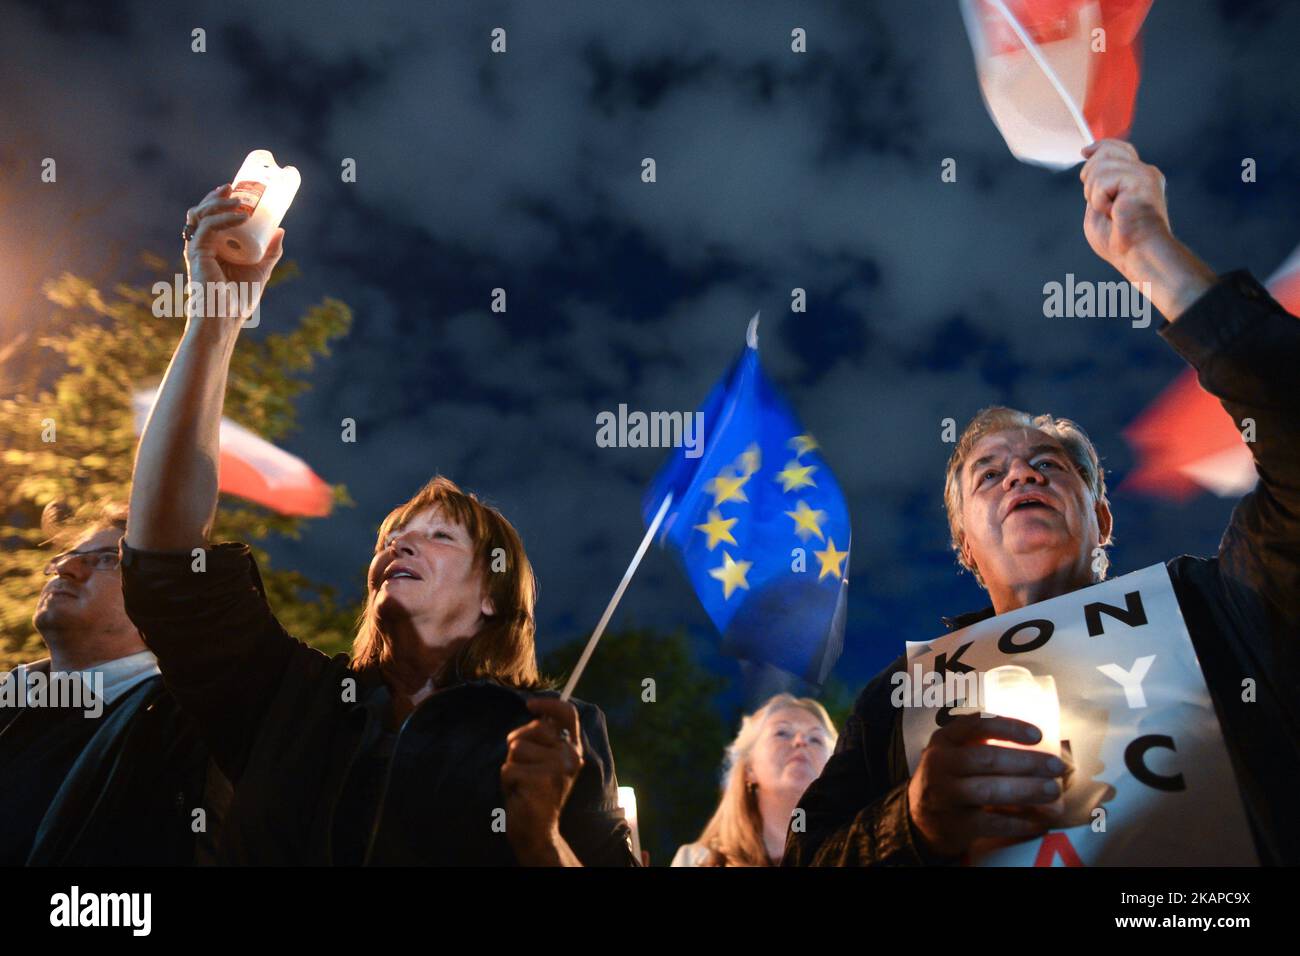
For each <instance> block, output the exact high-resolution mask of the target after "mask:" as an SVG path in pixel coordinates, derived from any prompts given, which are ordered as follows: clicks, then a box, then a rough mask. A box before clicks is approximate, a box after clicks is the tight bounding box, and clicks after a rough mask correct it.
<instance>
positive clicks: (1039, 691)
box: [983, 664, 1061, 756]
mask: <svg viewBox="0 0 1300 956" xmlns="http://www.w3.org/2000/svg"><path fill="white" fill-rule="evenodd" d="M983 712H984V713H986V714H996V715H997V716H999V717H1014V718H1016V719H1017V720H1024V721H1028V722H1029V723H1031V724H1033V725H1034V726H1035V727H1037V728H1038V729H1039V730H1041V731H1042V732H1043V739H1042V740H1040V741H1039V742H1038V743H1036V744H1032V745H1030V744H1018V743H1013V742H1012V741H1010V740H996V741H994V743H995V744H997V745H998V746H999V747H1019V748H1021V749H1023V750H1041V751H1043V752H1044V753H1050V754H1053V755H1054V756H1059V755H1060V753H1061V702H1060V699H1059V698H1058V697H1057V695H1056V680H1055V679H1054V678H1052V677H1051V676H1050V675H1044V676H1042V677H1035V676H1034V675H1033V674H1032V673H1030V672H1029V670H1028V668H1025V667H1020V666H1019V665H1017V664H1006V665H1004V666H1002V667H995V668H993V669H992V670H990V671H987V672H986V673H985V674H984V703H983Z"/></svg>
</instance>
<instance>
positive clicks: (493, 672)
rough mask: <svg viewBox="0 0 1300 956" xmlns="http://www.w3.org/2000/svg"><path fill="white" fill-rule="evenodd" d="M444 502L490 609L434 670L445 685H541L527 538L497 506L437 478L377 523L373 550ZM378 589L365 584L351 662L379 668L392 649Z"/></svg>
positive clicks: (359, 667) (442, 506) (360, 666)
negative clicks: (462, 534) (468, 547)
mask: <svg viewBox="0 0 1300 956" xmlns="http://www.w3.org/2000/svg"><path fill="white" fill-rule="evenodd" d="M431 508H439V509H441V511H442V513H443V514H444V515H445V516H446V517H447V518H448V520H450V521H454V522H455V523H456V524H458V525H460V526H461V527H463V528H464V529H465V530H466V531H467V532H468V533H469V537H470V541H471V542H472V543H473V547H474V566H475V567H476V568H478V569H479V571H480V572H481V573H482V574H483V582H484V584H485V586H486V590H487V594H488V597H489V599H490V600H491V602H492V607H493V613H492V615H491V616H490V617H488V618H487V620H486V622H485V623H484V624H483V626H482V628H480V629H479V632H478V633H477V634H476V635H474V637H473V638H472V639H471V640H469V641H466V642H465V643H464V644H462V645H461V648H460V650H458V651H457V652H456V653H455V654H454V655H453V656H452V658H451V660H450V661H449V662H448V663H447V665H446V667H445V668H444V669H443V672H442V673H441V674H439V675H437V676H436V682H437V684H438V685H440V686H446V685H448V684H450V683H455V682H458V681H463V680H477V679H481V678H489V679H492V680H496V681H499V682H500V683H502V684H507V685H509V686H512V687H538V686H541V685H542V680H541V678H540V675H539V674H538V672H537V648H536V643H535V630H536V622H535V620H534V617H533V607H534V605H535V604H536V603H537V582H536V579H535V578H534V577H533V566H532V564H531V563H529V561H528V555H527V554H526V553H525V552H524V544H523V541H522V540H520V538H519V533H518V532H517V531H515V529H514V526H513V525H511V524H510V522H509V521H507V520H506V518H505V516H504V515H502V514H501V512H500V511H498V510H497V509H496V508H493V507H491V506H490V505H486V504H484V503H483V502H481V501H479V499H478V497H477V496H475V495H473V494H466V493H465V492H463V491H461V490H460V488H458V487H457V486H456V484H455V483H454V482H452V481H451V480H450V479H448V478H444V477H442V476H441V475H438V476H435V477H434V478H433V479H432V480H431V481H429V482H428V484H426V485H425V486H424V487H423V488H421V489H420V490H419V491H417V492H416V493H415V496H414V497H412V498H411V500H410V501H407V502H406V503H405V504H403V505H399V506H398V507H396V508H394V509H393V510H392V511H391V512H390V513H389V515H388V517H387V518H385V519H384V522H383V524H381V525H380V526H379V537H378V540H377V542H376V544H375V547H376V550H377V549H379V548H381V547H383V546H384V542H385V541H386V540H387V538H388V535H389V534H390V533H391V532H392V531H393V530H394V529H396V528H401V527H404V526H405V525H406V524H407V522H409V521H410V520H411V519H412V518H414V517H415V516H416V515H417V514H419V513H420V512H422V511H427V510H429V509H431ZM375 596H376V592H375V591H374V590H370V589H368V590H367V594H366V606H365V609H364V610H363V611H362V612H361V618H360V620H359V622H358V626H357V636H356V639H355V640H354V641H353V642H352V667H353V668H354V669H355V670H363V669H365V668H368V667H376V666H378V665H379V664H380V662H381V661H383V660H385V659H386V658H387V657H388V656H389V655H390V654H391V653H392V648H391V646H390V645H389V643H388V639H387V638H386V637H385V636H384V633H383V631H382V630H380V628H379V616H378V612H377V610H376V608H375Z"/></svg>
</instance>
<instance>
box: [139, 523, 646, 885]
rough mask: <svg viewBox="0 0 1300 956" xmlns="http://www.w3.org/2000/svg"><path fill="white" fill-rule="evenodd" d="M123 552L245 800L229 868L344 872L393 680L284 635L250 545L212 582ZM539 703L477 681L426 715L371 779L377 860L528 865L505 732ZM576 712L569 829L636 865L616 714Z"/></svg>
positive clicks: (600, 853) (156, 645)
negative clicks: (519, 854) (523, 859)
mask: <svg viewBox="0 0 1300 956" xmlns="http://www.w3.org/2000/svg"><path fill="white" fill-rule="evenodd" d="M122 552H123V561H122V587H123V593H124V595H125V598H126V609H127V613H128V615H129V616H130V617H131V619H132V620H133V621H134V622H135V624H136V626H137V627H139V628H140V631H141V633H142V634H143V635H144V638H145V643H146V644H148V645H149V647H150V649H151V650H152V651H153V652H154V653H155V654H156V655H157V656H158V664H159V666H160V667H161V668H162V673H163V679H164V680H165V681H166V682H167V686H168V687H169V689H170V690H171V691H172V693H173V694H175V695H176V698H177V699H178V700H179V701H180V703H181V706H182V707H184V708H185V710H186V711H187V712H188V713H189V714H190V715H192V716H193V718H194V719H195V720H196V721H197V722H198V724H199V727H200V731H201V733H202V734H203V736H204V739H205V741H206V742H207V744H208V745H209V746H210V747H211V749H212V753H213V756H214V758H215V759H216V761H217V764H218V766H219V767H220V768H221V769H222V771H223V772H224V773H225V774H226V775H227V776H228V777H229V778H230V780H231V782H232V783H233V785H234V788H235V792H234V796H233V799H232V801H231V804H230V807H229V810H228V813H227V818H226V821H225V827H224V830H223V834H222V841H221V855H220V857H219V859H220V861H221V862H227V863H241V864H313V865H328V864H332V863H335V862H339V859H338V857H336V855H335V852H334V842H335V837H336V834H337V832H338V831H337V827H338V823H339V818H338V813H339V806H340V804H341V803H344V802H345V796H344V795H345V789H346V790H347V792H349V793H350V792H352V791H353V789H354V788H355V787H356V786H357V783H356V781H353V782H352V783H351V785H350V786H349V777H350V774H351V772H352V770H353V767H354V766H355V765H356V764H357V762H358V760H368V758H367V755H368V754H370V753H371V752H372V747H373V746H374V744H375V742H376V741H377V740H378V739H379V737H380V736H381V734H382V733H383V728H384V718H385V713H386V709H387V703H388V692H387V688H386V686H385V685H384V683H383V681H382V679H380V678H379V676H378V675H377V674H376V673H375V672H374V671H373V670H369V671H361V672H358V671H355V670H353V669H351V668H350V666H349V659H348V656H347V655H346V654H338V655H336V656H334V657H333V658H330V657H327V656H326V655H324V654H322V653H321V652H320V651H317V650H315V649H314V648H311V647H309V646H307V645H306V644H303V643H301V642H300V641H296V640H294V639H293V638H291V637H290V636H289V635H288V634H287V633H285V631H284V629H283V628H282V627H281V626H280V624H279V622H278V621H277V620H276V619H275V617H274V616H273V614H272V613H271V609H270V607H269V606H268V604H267V601H266V595H265V592H264V590H263V587H262V581H261V577H260V575H259V574H258V571H257V567H256V564H255V563H254V561H253V558H252V557H251V555H250V554H249V550H248V547H247V546H246V545H242V544H223V545H217V546H215V547H213V548H212V549H210V550H209V551H208V552H207V561H206V570H205V571H203V572H201V573H196V572H193V571H191V569H190V563H191V558H190V555H189V554H188V553H185V554H165V553H155V552H145V551H137V550H134V549H132V548H129V547H127V546H126V544H125V542H124V543H123V546H122ZM533 693H534V692H529V691H521V690H515V689H513V688H509V687H505V686H502V685H500V684H496V683H494V682H491V681H470V682H464V683H460V684H457V685H455V686H451V687H449V688H447V689H445V690H442V691H439V692H438V693H437V694H434V695H433V696H432V697H431V698H429V699H428V700H426V701H424V702H423V703H422V704H421V705H420V706H419V707H417V708H416V710H415V711H414V712H413V713H412V714H411V715H410V716H409V717H408V719H407V720H406V722H405V723H404V725H403V728H402V730H401V733H400V735H399V737H398V739H397V742H396V746H395V749H394V752H393V755H392V758H391V761H390V762H389V763H388V767H387V772H386V779H385V780H381V781H377V782H376V781H368V782H364V783H365V785H366V786H370V785H373V784H375V783H378V786H377V787H375V788H374V789H372V791H371V792H372V793H375V794H377V806H378V810H377V812H375V813H373V815H372V818H371V819H368V820H364V821H357V820H348V819H344V820H343V823H344V824H345V825H346V826H361V827H363V828H366V829H368V831H369V834H368V836H364V837H363V839H362V840H361V845H362V846H363V847H368V850H367V851H366V852H365V853H364V859H365V861H366V862H367V863H369V864H378V865H385V864H429V865H513V864H515V862H516V860H515V856H514V853H513V850H512V849H511V847H510V844H509V843H508V841H507V839H506V834H505V833H504V832H502V828H501V825H500V821H501V817H502V814H500V813H499V812H497V811H499V810H501V809H502V808H504V807H505V800H504V797H503V796H502V793H501V785H500V769H501V765H502V764H503V763H504V762H505V758H506V735H507V734H508V733H509V732H510V731H511V730H513V729H514V728H516V727H519V726H522V725H523V724H525V723H528V722H529V721H531V720H533V719H534V718H533V715H532V713H531V712H530V711H528V709H527V708H526V706H525V701H526V700H527V699H528V698H529V697H530V696H532V694H533ZM573 703H574V704H575V705H576V706H577V708H578V714H579V718H580V721H581V727H582V748H583V757H584V760H585V765H584V767H583V769H582V771H581V772H580V773H579V775H578V779H577V780H576V781H575V782H574V786H573V790H572V791H571V792H570V794H569V798H568V802H567V803H566V805H565V808H564V810H563V812H562V815H561V819H560V832H561V834H562V835H563V836H564V837H565V839H566V840H567V841H568V843H569V845H570V846H571V847H572V849H573V851H574V853H576V854H577V856H578V858H579V859H580V860H581V861H582V862H583V863H584V864H586V865H589V866H593V865H614V866H632V865H635V861H634V860H633V857H632V853H631V849H630V845H629V833H630V831H629V828H628V825H627V822H626V820H625V819H624V816H623V812H622V811H621V810H620V809H618V806H617V782H616V779H615V776H614V761H613V757H612V755H611V754H610V749H609V740H608V737H607V735H606V731H605V718H604V715H603V714H602V713H601V712H600V710H599V709H598V708H596V707H595V706H593V705H591V704H587V703H583V702H581V701H577V700H574V701H573ZM365 765H366V766H368V763H367V764H365ZM363 789H364V788H363ZM360 805H361V806H365V805H366V803H365V802H364V801H363V802H362V803H361V804H360ZM505 822H506V825H507V826H508V825H509V821H508V820H507V821H505ZM494 824H495V825H494Z"/></svg>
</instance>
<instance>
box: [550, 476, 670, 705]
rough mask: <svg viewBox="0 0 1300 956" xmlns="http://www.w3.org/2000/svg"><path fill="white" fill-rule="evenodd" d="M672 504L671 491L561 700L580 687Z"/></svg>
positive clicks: (603, 615) (588, 643)
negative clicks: (598, 646)
mask: <svg viewBox="0 0 1300 956" xmlns="http://www.w3.org/2000/svg"><path fill="white" fill-rule="evenodd" d="M672 503H673V493H672V492H671V491H670V492H668V494H667V495H665V496H664V501H663V504H661V505H660V506H659V511H658V512H657V513H656V514H655V516H654V520H653V521H651V522H650V527H648V528H646V531H645V537H644V538H642V539H641V547H639V548H637V549H636V554H635V555H634V556H633V558H632V563H631V564H629V565H628V566H627V571H625V572H624V573H623V580H622V581H620V582H619V583H618V588H617V589H616V590H615V591H614V596H613V597H612V598H610V599H609V606H608V607H606V608H605V613H604V614H602V615H601V616H600V623H599V624H597V625H596V629H595V630H594V631H592V632H591V637H590V638H589V639H588V641H587V646H586V647H585V648H583V650H582V656H581V657H580V658H578V666H577V667H575V668H574V669H573V673H572V674H571V675H569V682H568V683H567V684H565V685H564V693H562V694H561V695H560V700H568V699H569V697H570V695H571V694H572V693H573V688H574V687H576V686H577V685H578V678H579V677H581V676H582V672H583V670H585V669H586V667H587V661H589V660H591V652H592V651H594V650H595V649H596V644H597V643H598V642H599V641H600V636H601V635H602V634H604V633H605V625H607V624H608V623H609V619H610V618H611V617H613V616H614V609H615V608H616V607H618V602H619V601H621V600H622V599H623V592H624V591H626V590H627V586H628V582H630V581H631V580H632V575H634V574H636V569H637V568H638V567H639V566H640V564H641V559H642V558H644V557H645V553H646V549H647V548H649V547H650V542H651V540H652V539H653V538H654V536H655V532H656V531H658V530H659V525H660V524H662V523H663V520H664V515H666V514H667V513H668V506H669V505H671V504H672Z"/></svg>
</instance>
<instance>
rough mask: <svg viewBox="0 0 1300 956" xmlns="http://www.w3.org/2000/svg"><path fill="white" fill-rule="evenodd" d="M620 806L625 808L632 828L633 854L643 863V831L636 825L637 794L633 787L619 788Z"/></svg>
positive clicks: (624, 812) (625, 813)
mask: <svg viewBox="0 0 1300 956" xmlns="http://www.w3.org/2000/svg"><path fill="white" fill-rule="evenodd" d="M618 805H619V806H620V807H622V808H623V815H624V816H625V817H627V823H628V826H630V827H631V828H632V853H633V855H634V856H636V859H637V862H638V863H639V862H641V831H640V830H639V829H638V827H637V825H636V792H635V791H634V790H633V789H632V788H631V787H619V788H618Z"/></svg>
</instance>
